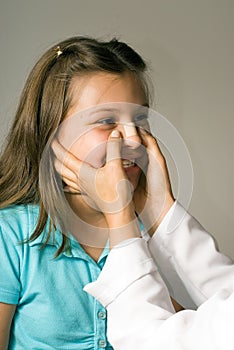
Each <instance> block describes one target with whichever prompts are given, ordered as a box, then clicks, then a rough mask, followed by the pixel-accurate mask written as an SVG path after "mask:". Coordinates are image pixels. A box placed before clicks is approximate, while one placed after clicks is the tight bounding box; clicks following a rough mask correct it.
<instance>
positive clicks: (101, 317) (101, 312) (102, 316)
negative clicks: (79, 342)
mask: <svg viewBox="0 0 234 350" xmlns="http://www.w3.org/2000/svg"><path fill="white" fill-rule="evenodd" d="M98 318H100V319H101V320H105V318H106V311H99V312H98Z"/></svg>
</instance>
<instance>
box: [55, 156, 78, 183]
mask: <svg viewBox="0 0 234 350" xmlns="http://www.w3.org/2000/svg"><path fill="white" fill-rule="evenodd" d="M54 167H55V169H56V171H57V173H58V174H59V175H60V176H61V178H62V179H63V181H64V182H66V183H67V182H68V181H69V182H70V183H73V184H74V186H75V184H77V176H76V175H75V174H74V172H72V171H71V170H70V169H68V168H67V167H65V166H64V164H62V163H61V162H60V160H58V159H55V161H54Z"/></svg>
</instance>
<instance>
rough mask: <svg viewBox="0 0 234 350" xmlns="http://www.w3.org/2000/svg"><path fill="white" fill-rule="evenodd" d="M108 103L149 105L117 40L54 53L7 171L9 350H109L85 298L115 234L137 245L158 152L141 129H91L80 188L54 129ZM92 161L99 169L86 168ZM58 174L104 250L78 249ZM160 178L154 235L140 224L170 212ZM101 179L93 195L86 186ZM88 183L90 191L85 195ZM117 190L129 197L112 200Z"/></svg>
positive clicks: (26, 98) (0, 341)
mask: <svg viewBox="0 0 234 350" xmlns="http://www.w3.org/2000/svg"><path fill="white" fill-rule="evenodd" d="M108 103H114V104H116V103H117V104H119V103H124V104H126V105H127V106H130V105H131V106H136V105H137V106H138V107H139V106H140V108H147V106H148V105H149V91H148V83H147V76H146V65H145V63H144V61H143V60H142V58H141V57H140V56H139V55H138V54H137V53H136V52H135V51H134V50H133V49H132V48H130V47H129V46H128V45H126V44H125V43H122V42H119V41H117V40H115V39H114V40H111V41H109V42H103V41H98V40H94V39H90V38H84V37H74V38H70V39H68V40H65V41H63V42H61V43H59V44H58V45H56V46H54V47H52V48H51V49H49V50H48V51H47V52H46V53H45V54H44V55H43V56H42V57H41V59H40V60H39V61H38V62H37V64H36V65H35V67H34V68H33V70H32V71H31V73H30V75H29V78H28V80H27V82H26V85H25V87H24V90H23V93H22V96H21V99H20V102H19V106H18V110H17V113H16V117H15V120H14V123H13V126H12V129H11V132H10V134H9V136H8V141H7V144H6V147H5V150H4V152H3V154H2V157H1V161H0V178H1V179H0V184H1V186H0V205H1V211H0V260H1V266H2V267H1V269H0V348H1V349H11V350H13V349H17V350H20V349H23V350H26V349H30V350H31V349H85V350H87V349H101V348H106V349H111V348H112V347H111V345H110V344H109V342H108V339H107V337H106V317H107V315H106V310H105V308H103V306H102V305H101V304H100V303H99V302H98V301H96V300H95V299H94V298H93V297H91V296H90V295H89V294H87V293H86V292H84V291H83V287H84V286H85V285H86V284H88V283H90V282H92V281H94V280H96V279H97V277H98V275H99V274H100V271H101V270H102V268H103V266H104V264H105V260H106V257H107V254H108V244H107V245H106V246H105V247H104V249H103V246H104V245H105V244H106V239H107V237H108V232H109V231H110V230H112V232H115V231H116V232H117V233H118V235H121V234H122V232H123V230H126V227H125V225H127V226H128V227H127V228H128V230H129V235H130V236H132V234H133V235H134V236H139V235H140V228H139V224H138V220H136V212H137V211H138V212H139V213H141V211H142V208H143V204H144V203H145V201H146V200H147V193H146V191H145V187H144V176H143V174H142V169H145V168H147V162H148V160H147V159H148V158H147V156H146V152H145V151H144V148H149V149H150V147H152V143H153V142H154V140H153V139H150V142H149V140H148V141H147V138H146V136H145V135H144V132H141V131H140V127H138V125H137V119H136V120H130V121H128V122H127V124H126V125H124V124H123V123H122V122H116V121H113V120H110V119H109V117H108V118H106V117H105V118H104V117H99V119H95V121H94V122H93V121H92V122H91V121H89V123H88V124H89V126H91V128H90V127H88V132H86V131H85V132H83V133H81V134H80V137H79V139H78V140H77V142H75V143H74V145H73V146H72V147H71V148H70V152H71V154H70V155H71V156H72V155H73V156H76V157H78V158H79V159H80V160H81V161H83V163H84V174H83V173H82V171H80V172H79V173H80V178H79V185H77V186H76V185H74V175H73V174H72V173H71V172H69V169H68V170H67V168H66V170H64V169H65V168H64V169H63V170H61V169H62V168H61V163H63V161H61V159H60V160H59V156H58V155H59V154H60V155H61V154H62V152H63V151H64V147H63V146H64V144H66V142H65V141H64V132H63V130H64V129H58V127H59V126H60V125H62V122H65V123H66V120H72V115H74V114H75V115H76V114H77V113H78V112H80V111H84V110H89V111H90V108H91V109H92V108H93V107H94V106H98V107H99V106H103V105H106V104H108ZM95 108H96V107H95ZM134 108H135V107H134ZM134 111H135V109H134ZM102 112H103V111H102ZM134 113H135V112H134ZM135 114H136V113H135ZM81 120H82V118H81ZM57 130H59V132H58V133H57V134H56V140H58V141H56V142H55V141H54V142H53V143H52V147H53V149H54V152H55V153H56V155H57V158H58V159H57V160H53V162H52V163H53V164H52V165H51V164H50V165H49V166H50V167H49V168H47V167H46V166H45V164H47V163H46V162H44V158H43V156H44V155H45V154H46V152H47V144H49V146H50V142H51V140H52V139H53V137H54V133H55V132H56V131H57ZM65 130H66V128H65ZM77 132H78V133H79V130H78V131H77ZM116 133H117V137H115V136H116ZM66 135H67V134H66ZM66 135H65V136H66ZM66 137H67V136H66ZM66 137H65V139H66ZM68 138H69V135H68ZM121 139H122V141H121V142H120V140H121ZM53 140H55V139H53ZM48 142H49V143H48ZM141 145H143V146H144V147H143V150H142V146H141ZM99 146H100V147H102V149H103V147H104V148H105V152H104V153H103V151H102V156H100V154H96V150H97V149H98V148H99ZM154 151H155V149H154ZM50 152H51V148H50V147H49V153H50ZM92 152H95V154H96V156H95V157H96V163H95V162H94V163H93V161H89V159H88V156H89V155H90V154H92ZM50 154H51V153H50ZM103 154H105V156H103ZM95 157H94V158H95ZM60 158H61V157H60ZM136 158H137V159H138V158H139V164H136V163H137V162H136V161H135V159H136ZM45 159H46V161H47V160H48V159H47V158H45ZM49 159H50V160H51V158H49ZM68 159H69V162H72V160H71V158H68ZM42 160H43V161H42ZM84 161H86V162H84ZM64 162H65V165H67V163H66V160H65V161H64ZM67 162H68V160H67ZM54 165H55V167H56V169H57V170H58V172H59V173H61V175H62V178H63V182H62V190H63V191H64V193H66V200H67V202H68V204H69V207H70V208H72V211H73V212H74V213H75V214H76V216H77V217H78V218H79V225H78V230H79V231H85V232H83V233H84V235H83V236H82V237H86V231H87V237H89V235H88V233H90V232H91V233H93V228H95V232H96V233H99V232H101V234H100V235H99V236H100V237H101V239H100V241H98V243H97V242H95V243H94V244H93V243H92V242H91V241H90V239H89V238H87V240H86V239H84V240H83V241H82V240H81V244H80V243H78V241H77V239H79V234H81V233H82V232H77V231H76V229H77V227H75V232H72V233H73V234H74V235H75V237H76V238H77V239H74V238H73V236H72V235H70V234H69V232H67V231H68V230H67V228H68V229H71V231H72V229H73V228H71V227H70V226H72V225H70V226H69V227H67V221H69V220H66V213H65V215H64V210H63V209H64V208H62V205H61V203H60V202H59V200H60V199H61V193H60V194H58V193H59V188H58V183H59V182H58V178H57V174H56V173H53V171H52V170H53V166H54ZM40 167H41V168H40ZM79 167H80V168H79V170H80V169H81V166H80V163H79ZM46 169H47V172H46ZM48 169H49V171H48ZM164 170H165V169H164ZM40 171H41V180H40V181H41V182H40V184H41V186H39V172H40ZM165 171H166V170H165ZM46 174H47V175H46ZM82 174H83V175H82ZM84 175H85V176H84ZM164 175H165V174H164V173H163V181H162V182H164V183H165V191H164V194H163V198H164V199H166V200H165V201H164V200H163V203H164V206H163V210H162V211H161V215H160V217H159V216H158V213H157V222H156V223H155V215H153V217H154V221H152V218H151V215H145V216H144V215H143V216H142V219H143V220H144V219H145V222H144V224H145V225H146V226H147V227H148V228H150V227H151V226H153V224H154V227H153V229H154V230H155V228H156V226H157V225H158V224H159V222H160V221H161V220H162V219H163V217H164V215H165V213H166V212H167V211H168V209H169V208H170V206H171V205H172V203H173V197H172V194H171V189H170V184H169V180H168V178H167V176H166V177H164ZM46 176H47V177H46ZM94 178H95V181H96V187H95V191H94V190H93V189H92V188H93V187H92V186H90V184H92V182H90V181H92V179H94ZM86 179H91V180H90V181H88V184H87V181H86ZM165 179H166V180H165ZM123 180H124V181H123ZM75 182H76V181H75ZM118 183H119V184H120V190H121V191H120V193H121V196H119V198H118V199H116V198H117V196H116V191H115V188H116V184H118ZM47 190H48V192H47ZM133 194H134V201H132V195H133ZM45 199H46V200H45ZM106 203H109V205H106ZM151 207H152V206H151V202H150V203H149V205H148V208H149V209H150V208H151ZM61 208H62V209H61ZM65 209H66V208H65ZM142 212H144V211H142ZM149 213H151V212H150V211H149ZM146 217H147V218H146ZM148 217H150V219H149V218H148ZM69 218H70V217H69ZM129 223H130V225H129ZM124 227H125V228H124ZM73 231H74V229H73ZM103 232H104V235H103V234H102V233H103ZM130 236H129V237H130ZM92 237H93V236H92ZM116 237H118V236H116ZM111 244H114V242H111Z"/></svg>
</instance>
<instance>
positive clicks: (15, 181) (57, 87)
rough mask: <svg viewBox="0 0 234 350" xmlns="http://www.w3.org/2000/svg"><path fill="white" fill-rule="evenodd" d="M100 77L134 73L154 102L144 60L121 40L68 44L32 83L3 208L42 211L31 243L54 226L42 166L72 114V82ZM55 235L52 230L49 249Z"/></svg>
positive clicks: (21, 108)
mask: <svg viewBox="0 0 234 350" xmlns="http://www.w3.org/2000/svg"><path fill="white" fill-rule="evenodd" d="M100 71H102V72H109V73H115V74H116V73H117V74H121V73H124V72H128V71H129V72H132V73H133V74H135V75H136V77H137V78H139V81H140V82H141V84H142V86H143V88H144V89H145V93H146V96H149V91H148V90H149V89H148V80H147V78H146V64H145V62H144V60H143V59H142V58H141V57H140V56H139V54H138V53H136V52H135V51H134V50H133V49H132V48H131V47H130V46H128V45H127V44H126V43H123V42H120V41H118V40H117V39H112V40H111V41H101V40H96V39H93V38H88V37H72V38H69V39H67V40H64V41H62V42H60V43H58V44H56V45H54V46H53V47H52V48H50V49H49V50H48V51H47V52H46V53H45V54H44V55H43V56H42V57H41V58H40V59H39V61H38V62H37V63H36V65H35V66H34V68H33V69H32V71H31V73H30V74H29V77H28V79H27V81H26V84H25V87H24V89H23V92H22V95H21V98H20V101H19V105H18V109H17V112H16V116H15V120H14V122H13V125H12V128H11V130H10V133H9V135H8V139H7V144H6V147H5V150H4V151H3V153H2V156H1V159H0V208H4V207H6V206H9V205H15V204H28V203H36V204H39V205H40V215H39V218H38V223H37V227H36V229H35V231H34V232H33V233H32V235H31V237H30V239H29V240H34V239H36V238H37V237H38V236H39V235H40V234H41V233H42V232H43V230H44V228H45V225H46V223H47V221H48V213H47V212H46V210H45V208H44V206H43V203H42V200H41V195H40V189H39V166H40V160H41V157H42V154H43V151H44V149H45V146H46V144H47V142H48V140H49V138H50V137H51V135H52V134H53V133H54V131H55V130H56V129H57V128H58V126H59V124H60V123H61V122H62V121H63V119H64V117H65V115H66V113H67V111H68V108H69V104H70V101H71V94H69V86H70V82H71V80H72V78H74V77H75V76H79V75H84V74H86V73H91V72H100ZM53 224H54V223H52V225H53ZM52 225H51V227H52ZM50 234H51V230H50V231H49V232H48V235H47V239H46V242H45V244H46V243H47V242H48V240H49V238H50ZM66 241H67V238H66V236H65V235H63V242H62V244H61V246H60V248H59V250H58V252H57V255H59V254H60V253H61V252H62V251H63V250H64V249H65V245H66Z"/></svg>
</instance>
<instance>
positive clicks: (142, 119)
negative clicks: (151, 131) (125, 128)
mask: <svg viewBox="0 0 234 350" xmlns="http://www.w3.org/2000/svg"><path fill="white" fill-rule="evenodd" d="M147 122H148V115H147V114H140V115H137V116H136V117H135V118H134V123H135V125H136V126H137V125H144V124H146V123H147Z"/></svg>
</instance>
